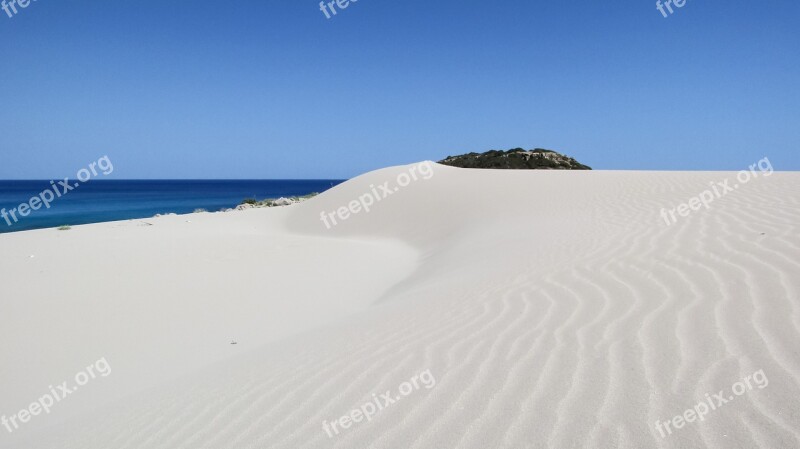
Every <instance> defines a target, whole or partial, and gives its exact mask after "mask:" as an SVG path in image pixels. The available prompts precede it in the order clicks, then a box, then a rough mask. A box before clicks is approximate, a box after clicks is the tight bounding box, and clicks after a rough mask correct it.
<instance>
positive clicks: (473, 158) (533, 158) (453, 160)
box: [439, 148, 592, 170]
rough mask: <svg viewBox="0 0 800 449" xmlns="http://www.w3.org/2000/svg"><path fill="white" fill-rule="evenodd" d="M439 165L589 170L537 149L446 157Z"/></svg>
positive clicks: (565, 158)
mask: <svg viewBox="0 0 800 449" xmlns="http://www.w3.org/2000/svg"><path fill="white" fill-rule="evenodd" d="M439 163H440V164H443V165H450V166H452V167H461V168H493V169H510V170H591V169H592V168H591V167H589V166H588V165H583V164H581V163H580V162H578V161H576V160H575V159H573V158H571V157H569V156H565V155H563V154H561V153H558V152H555V151H552V150H545V149H541V148H537V149H535V150H531V151H527V150H524V149H522V148H514V149H511V150H508V151H499V150H491V151H487V152H485V153H468V154H462V155H460V156H448V157H447V158H446V159H444V160H442V161H439Z"/></svg>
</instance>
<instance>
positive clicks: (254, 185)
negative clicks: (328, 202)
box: [0, 180, 343, 233]
mask: <svg viewBox="0 0 800 449" xmlns="http://www.w3.org/2000/svg"><path fill="white" fill-rule="evenodd" d="M342 182H343V181H341V180H235V181H234V180H226V181H218V180H163V181H162V180H158V181H156V180H146V181H145V180H141V181H127V180H126V181H122V180H120V181H111V180H90V181H88V182H86V183H82V184H80V186H79V187H78V188H75V189H74V190H71V191H69V192H67V193H66V194H63V195H62V196H61V197H60V198H55V199H54V200H53V201H52V203H51V204H50V208H49V209H47V208H45V207H44V206H40V208H39V209H38V210H31V211H29V214H28V216H26V217H22V216H20V214H19V212H18V211H17V212H16V216H17V219H18V221H17V222H14V219H13V218H12V216H11V215H10V214H9V211H10V210H11V209H13V208H19V205H20V204H22V203H28V202H29V201H30V199H31V198H32V197H34V196H39V194H40V193H41V192H43V191H45V190H50V191H52V190H53V187H52V186H51V183H50V181H49V180H48V181H0V211H2V209H3V208H5V210H6V217H2V216H0V233H4V232H14V231H24V230H28V229H41V228H52V227H57V226H61V225H79V224H86V223H99V222H104V221H115V220H127V219H132V218H147V217H152V216H153V215H155V214H166V213H170V212H174V213H176V214H185V213H191V212H193V211H194V210H195V209H200V208H202V209H206V210H208V211H209V212H214V211H218V210H220V209H224V208H229V207H235V206H236V205H238V204H240V203H241V202H242V200H244V199H245V198H256V199H259V200H262V199H266V198H279V197H282V196H286V197H288V196H302V195H307V194H309V193H314V192H319V193H321V192H324V191H325V190H328V189H330V188H331V187H333V186H335V185H338V184H340V183H342ZM70 183H71V184H73V185H74V184H76V183H77V181H70ZM58 190H59V192H61V191H63V190H64V188H63V187H59V188H58ZM54 196H55V195H54ZM35 205H36V204H34V206H35ZM9 222H10V223H11V224H10V225H9Z"/></svg>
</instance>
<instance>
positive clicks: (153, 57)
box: [0, 0, 800, 179]
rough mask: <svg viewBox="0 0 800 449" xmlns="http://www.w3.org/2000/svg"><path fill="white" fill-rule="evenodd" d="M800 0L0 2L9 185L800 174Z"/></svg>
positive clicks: (3, 159)
mask: <svg viewBox="0 0 800 449" xmlns="http://www.w3.org/2000/svg"><path fill="white" fill-rule="evenodd" d="M799 19H800V4H798V2H796V1H788V0H780V1H752V0H751V1H726V2H708V1H699V0H687V3H686V5H685V6H684V7H682V8H679V9H675V13H674V14H673V15H671V16H670V17H668V18H664V17H663V16H662V15H661V14H660V13H659V12H658V11H657V10H656V8H655V2H652V1H645V0H638V1H632V0H623V1H614V2H601V1H600V2H599V1H596V0H595V1H583V0H576V1H571V2H557V1H546V2H545V1H530V0H528V1H517V0H504V1H497V2H486V1H482V2H478V1H472V0H462V1H451V0H437V1H418V0H413V1H399V0H394V1H385V0H383V1H381V0H359V1H358V3H353V4H351V5H350V6H349V7H348V8H347V9H345V10H342V11H340V12H339V13H338V14H337V15H336V16H335V17H332V18H331V19H326V18H325V15H324V14H323V13H322V12H321V11H320V9H319V2H318V1H312V0H291V1H289V0H281V1H276V0H266V1H264V0H261V1H255V0H240V1H237V2H223V1H213V2H212V1H205V0H193V1H188V0H187V1H171V0H168V1H163V2H142V1H122V0H114V1H104V2H98V1H89V0H72V1H70V0H59V1H56V0H38V1H36V2H33V3H31V4H30V6H28V7H27V8H25V9H20V10H19V13H18V14H17V15H15V16H14V17H12V18H8V17H7V15H6V14H5V13H3V12H2V11H0V55H2V60H0V67H2V70H1V71H0V73H2V85H0V111H2V112H3V116H4V119H3V121H2V125H0V179H26V178H27V179H31V178H37V179H41V178H47V179H50V178H57V177H62V176H69V175H73V174H74V173H75V172H76V171H77V170H78V169H80V168H82V167H84V166H86V165H87V164H89V163H90V162H92V161H95V160H97V159H98V158H99V157H100V156H102V155H105V154H107V155H109V157H110V158H111V160H112V161H113V163H114V167H115V171H114V174H113V176H114V177H116V178H347V177H352V176H355V175H358V174H360V173H363V172H365V171H369V170H372V169H376V168H379V167H384V166H388V165H397V164H405V163H411V162H415V161H419V160H426V159H432V160H438V159H441V158H443V157H445V156H447V155H450V154H458V153H464V152H470V151H485V150H489V149H508V148H514V147H525V148H534V147H542V148H551V149H555V150H558V151H562V152H565V153H567V154H569V155H571V156H573V157H575V158H577V159H578V160H580V161H581V162H583V163H586V164H588V165H591V166H593V167H594V168H597V169H654V170H695V169H702V170H739V169H742V168H745V167H746V166H748V165H750V164H751V163H754V162H756V161H757V160H759V159H761V158H763V157H765V156H767V157H769V158H770V160H771V161H772V163H773V165H774V167H775V169H776V170H800V156H798V154H799V153H800V152H799V151H798V149H800V31H798V30H800V26H798V23H800V20H799Z"/></svg>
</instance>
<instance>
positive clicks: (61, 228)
mask: <svg viewBox="0 0 800 449" xmlns="http://www.w3.org/2000/svg"><path fill="white" fill-rule="evenodd" d="M70 229H72V226H70V225H61V226H59V227H58V230H59V231H69V230H70Z"/></svg>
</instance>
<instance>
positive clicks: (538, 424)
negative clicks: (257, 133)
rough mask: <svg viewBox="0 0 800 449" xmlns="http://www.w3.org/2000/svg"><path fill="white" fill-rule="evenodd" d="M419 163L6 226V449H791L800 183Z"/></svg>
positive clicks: (796, 421)
mask: <svg viewBox="0 0 800 449" xmlns="http://www.w3.org/2000/svg"><path fill="white" fill-rule="evenodd" d="M430 166H431V167H433V171H432V172H430V173H431V175H430V176H429V179H425V178H422V177H418V179H417V180H412V181H411V182H410V183H409V184H408V185H407V186H405V187H398V182H400V181H401V180H403V178H404V177H405V178H406V180H407V174H408V173H410V170H412V169H413V167H414V166H404V167H393V168H388V169H384V170H378V171H375V172H371V173H368V174H366V175H364V176H361V177H358V178H356V179H353V180H351V181H348V182H347V183H345V184H342V185H340V186H338V187H336V188H334V189H332V190H330V191H328V192H326V193H324V194H322V195H320V196H318V197H316V198H314V199H312V200H310V201H308V202H305V203H301V204H298V205H294V206H290V207H286V208H273V209H256V210H247V211H237V212H230V213H217V214H192V215H184V216H169V217H160V218H154V219H146V220H131V221H124V222H114V223H104V224H95V225H88V226H78V227H75V228H73V229H72V230H69V231H56V230H40V231H31V232H21V233H15V234H4V235H0V251H2V258H1V259H0V280H1V281H2V293H0V339H1V340H2V345H0V361H1V362H0V415H2V416H4V417H5V419H6V420H8V419H9V417H12V416H13V417H14V419H15V422H16V424H17V426H16V427H15V426H14V423H9V424H8V427H6V426H4V425H2V424H0V448H3V449H5V448H9V449H12V448H13V449H45V448H53V449H73V448H74V449H114V448H119V449H139V448H141V449H160V448H163V449H194V448H208V449H228V448H230V449H255V448H263V449H267V448H285V449H297V448H346V449H357V448H365V449H366V448H370V449H378V448H393V449H394V448H397V449H422V448H426V449H446V448H475V449H492V448H631V449H633V448H637V449H639V448H703V447H708V448H721V449H722V448H724V449H731V448H787V449H789V448H798V447H800V232H799V231H800V173H780V172H775V173H772V174H771V175H769V176H766V174H764V173H759V176H758V177H757V178H755V179H751V180H749V181H748V182H746V183H739V182H738V181H737V180H736V176H737V173H735V172H693V173H688V172H609V171H589V172H561V171H494V170H464V169H456V168H451V167H445V166H441V165H436V164H431V165H430ZM726 179H728V180H730V186H733V185H734V184H736V185H737V187H736V188H735V189H733V190H731V191H727V192H726V193H725V194H723V195H721V196H719V197H715V198H714V200H713V202H711V203H710V204H709V208H708V209H706V208H705V207H700V208H699V210H696V211H695V210H692V211H690V213H688V214H686V215H687V216H685V217H681V216H680V215H678V216H677V220H676V222H675V223H673V224H669V225H668V224H667V223H666V220H665V219H664V217H663V214H662V209H664V208H666V209H670V208H673V207H676V206H677V205H678V204H680V203H689V201H690V199H691V198H693V197H697V196H698V195H700V194H701V192H703V191H704V190H707V189H711V186H712V185H714V184H717V183H719V182H722V181H724V180H726ZM387 182H388V183H389V184H388V185H387V184H385V183H387ZM401 183H402V182H401ZM709 183H712V184H709ZM379 186H384V187H386V186H388V190H386V189H382V188H381V187H379ZM720 190H722V189H720ZM374 192H378V195H379V197H380V198H381V199H380V201H375V202H374V204H373V205H371V208H370V211H369V212H366V211H364V210H363V209H362V210H361V211H360V212H358V213H355V214H351V215H350V216H349V217H348V218H346V219H344V220H342V219H340V218H337V224H335V225H332V224H331V223H330V218H329V219H328V220H329V225H331V226H330V228H328V227H327V226H326V225H325V223H324V222H323V220H321V217H320V214H321V213H333V212H334V211H336V210H337V209H339V208H340V207H341V206H348V205H349V204H350V203H351V202H352V201H353V200H357V199H358V198H360V197H363V196H364V195H369V194H373V197H374ZM389 192H391V193H389ZM383 195H388V196H386V197H383ZM365 201H366V200H365ZM233 342H236V344H235V345H234V344H231V343H233ZM100 360H103V363H98V362H99V361H100ZM90 367H91V368H92V369H91V371H92V373H89V372H88V371H89V370H87V369H88V368H90ZM63 382H67V384H66V385H65V384H64V383H63ZM81 383H82V384H84V385H79V384H81ZM59 386H66V387H67V388H69V389H70V390H71V392H70V393H69V394H66V393H64V392H63V390H62V391H60V389H59ZM59 394H60V395H62V396H63V398H60V399H59V400H56V401H53V404H52V406H49V407H48V408H49V413H45V412H43V411H42V410H39V412H40V413H38V414H35V416H34V414H33V413H29V414H28V416H27V418H28V419H22V418H25V417H26V413H24V412H22V413H21V410H23V409H26V410H28V411H29V412H33V411H35V410H36V409H37V407H35V406H31V404H32V403H37V404H39V405H40V407H38V408H39V409H41V404H42V403H44V404H47V403H48V400H47V399H46V398H45V397H46V396H48V395H49V396H51V397H53V396H58V395H59ZM42 398H45V399H42ZM23 421H24V422H23ZM665 423H667V424H666V425H665ZM9 428H10V429H11V430H13V432H9V431H8V429H9Z"/></svg>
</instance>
